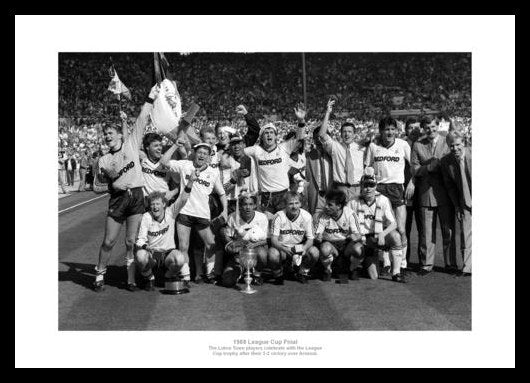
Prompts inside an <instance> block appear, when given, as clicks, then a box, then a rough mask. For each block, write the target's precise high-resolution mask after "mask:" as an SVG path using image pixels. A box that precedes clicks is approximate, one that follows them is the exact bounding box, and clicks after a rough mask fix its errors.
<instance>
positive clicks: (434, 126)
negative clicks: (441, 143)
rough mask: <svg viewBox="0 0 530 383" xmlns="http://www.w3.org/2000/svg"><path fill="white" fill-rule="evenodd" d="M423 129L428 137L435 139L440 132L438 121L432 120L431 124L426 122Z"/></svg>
mask: <svg viewBox="0 0 530 383" xmlns="http://www.w3.org/2000/svg"><path fill="white" fill-rule="evenodd" d="M423 130H424V131H425V135H426V136H427V138H429V139H431V140H433V139H434V138H436V135H437V134H438V121H436V120H432V121H431V123H430V124H425V125H424V126H423Z"/></svg>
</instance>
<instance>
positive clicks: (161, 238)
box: [136, 171, 198, 291]
mask: <svg viewBox="0 0 530 383" xmlns="http://www.w3.org/2000/svg"><path fill="white" fill-rule="evenodd" d="M197 177H198V171H195V172H192V174H191V175H190V178H189V180H188V183H187V184H186V186H185V188H184V190H183V192H182V193H181V195H180V196H179V198H178V199H177V201H176V202H175V203H173V204H172V205H170V206H167V199H166V195H165V193H164V192H161V191H154V192H152V193H151V194H149V196H148V197H147V200H148V201H149V207H150V209H149V211H148V212H147V213H145V214H144V215H143V216H142V221H141V223H140V230H139V232H138V237H137V239H136V249H137V251H136V264H137V267H138V268H139V269H140V272H141V274H142V276H143V277H144V278H145V279H146V284H145V289H146V290H148V291H152V290H154V287H155V276H154V274H153V268H154V267H161V266H162V265H164V266H165V267H166V269H167V270H166V273H165V279H166V281H173V280H176V279H177V277H179V276H180V277H181V278H182V279H183V280H184V281H185V284H186V285H188V282H189V280H190V267H189V259H188V256H187V255H185V254H184V253H182V252H180V251H178V250H177V249H176V246H175V219H176V217H177V216H178V214H179V212H180V210H181V209H182V207H183V206H184V205H185V204H186V202H187V201H188V198H189V196H190V192H191V187H192V185H193V182H194V181H195V180H196V179H197ZM186 287H187V286H186Z"/></svg>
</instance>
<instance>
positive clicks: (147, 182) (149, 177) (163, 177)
mask: <svg viewBox="0 0 530 383" xmlns="http://www.w3.org/2000/svg"><path fill="white" fill-rule="evenodd" d="M141 164H142V174H143V176H144V189H143V190H144V196H148V195H149V194H151V193H152V192H154V191H160V192H162V193H166V192H168V191H169V186H168V181H169V179H170V175H169V168H168V167H166V166H164V165H162V164H161V163H160V162H157V163H153V162H151V160H150V159H149V158H148V157H146V158H144V159H143V160H142V161H141Z"/></svg>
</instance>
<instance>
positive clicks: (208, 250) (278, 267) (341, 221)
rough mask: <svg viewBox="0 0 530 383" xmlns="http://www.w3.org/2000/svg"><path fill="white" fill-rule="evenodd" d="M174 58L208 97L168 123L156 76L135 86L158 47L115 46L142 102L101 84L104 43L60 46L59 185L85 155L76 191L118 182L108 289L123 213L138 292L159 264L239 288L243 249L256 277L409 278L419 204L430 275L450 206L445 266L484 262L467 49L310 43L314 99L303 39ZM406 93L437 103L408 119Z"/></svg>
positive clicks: (145, 76) (183, 275) (105, 253)
mask: <svg viewBox="0 0 530 383" xmlns="http://www.w3.org/2000/svg"><path fill="white" fill-rule="evenodd" d="M167 56H168V59H169V61H170V62H171V65H172V71H174V72H175V73H176V74H177V77H178V78H179V82H178V90H179V93H180V97H181V99H182V102H183V110H187V109H188V107H189V106H190V105H192V104H193V103H196V104H199V105H200V106H201V109H200V110H199V113H197V114H196V115H185V117H184V118H183V119H182V120H181V123H180V124H179V126H178V127H175V128H174V130H173V131H172V132H167V131H161V130H160V129H158V127H157V126H155V124H154V122H153V121H154V119H153V118H152V113H153V112H154V103H155V101H158V100H159V99H158V95H159V93H160V92H161V86H160V85H157V84H155V85H154V86H153V87H152V88H151V89H150V90H149V89H147V88H142V87H140V86H138V85H139V84H148V83H150V82H151V81H150V76H151V75H150V73H149V71H148V70H147V69H146V68H149V67H150V65H149V60H150V57H151V56H150V55H147V54H146V55H143V54H138V55H136V54H135V55H128V54H116V55H113V64H114V65H115V67H116V68H119V70H120V75H121V76H122V81H123V82H124V83H125V84H128V88H129V89H130V91H131V93H132V95H133V97H132V99H133V100H138V99H140V100H145V102H144V103H143V104H142V105H141V109H138V108H137V106H136V104H141V103H138V102H134V101H132V102H131V101H124V100H123V98H122V100H116V99H115V98H113V96H112V94H111V93H110V92H109V93H107V94H105V89H106V85H107V83H108V75H106V71H107V69H108V68H107V67H106V63H105V60H107V59H108V56H106V55H98V54H95V55H91V56H90V57H89V58H88V59H86V58H85V57H82V56H79V55H76V54H66V55H64V56H63V57H61V60H60V69H59V70H60V78H61V83H60V87H59V89H60V102H59V112H60V116H61V120H60V128H59V139H58V144H59V151H60V152H59V169H60V175H59V185H60V187H61V189H62V190H63V191H64V184H65V183H66V184H68V185H70V186H72V185H73V182H74V178H75V176H74V172H75V170H76V169H78V171H79V178H80V186H79V190H83V189H84V187H85V184H86V183H87V182H86V181H87V179H86V177H87V175H88V176H89V177H90V178H92V179H93V182H88V183H91V184H93V185H94V189H96V185H97V188H98V191H108V192H109V193H110V196H111V197H110V201H109V211H108V217H107V222H106V229H105V234H104V240H103V243H102V245H101V248H100V253H99V261H98V265H97V266H96V273H97V276H96V280H95V283H94V288H95V290H96V291H101V290H103V288H104V275H105V272H106V266H107V263H108V261H109V259H110V254H111V251H112V248H113V247H114V245H115V243H116V238H117V236H118V233H119V231H120V229H121V227H122V225H123V224H125V225H126V231H127V234H126V248H127V252H126V253H127V254H126V264H127V289H128V290H130V291H135V290H137V280H138V279H139V278H140V280H141V282H142V284H143V285H144V286H145V288H146V289H147V290H154V288H155V272H156V271H157V270H164V275H163V279H164V281H165V282H166V290H168V291H169V290H171V286H175V285H174V284H172V282H174V281H183V282H184V286H185V289H184V290H187V289H188V287H189V286H190V284H189V282H190V281H191V279H192V275H193V276H194V278H193V280H194V281H195V282H196V283H203V282H206V283H214V284H219V285H222V286H226V287H234V286H236V284H237V281H238V280H240V279H241V277H242V273H243V268H242V265H241V263H240V258H239V257H240V255H241V253H242V252H244V251H246V250H248V249H253V250H254V251H255V253H256V259H257V263H256V265H255V266H254V268H253V269H252V278H253V283H255V284H257V285H260V284H262V283H263V282H264V281H265V280H266V279H271V280H272V281H273V283H275V284H278V285H282V284H283V280H284V278H285V277H292V278H294V279H295V280H297V281H299V282H301V283H307V282H308V280H309V279H311V278H312V277H314V276H318V277H319V278H321V279H322V280H324V281H330V280H331V278H332V276H334V277H336V278H338V282H339V283H349V282H348V281H349V280H353V281H355V280H357V279H359V277H360V276H362V275H366V276H367V277H369V278H371V279H377V278H379V277H381V276H385V275H388V276H389V277H391V279H392V280H393V281H395V282H400V283H406V282H407V276H408V275H409V274H410V272H411V271H412V269H411V268H410V265H409V262H408V261H409V259H410V248H409V247H408V242H409V238H410V228H411V222H412V217H413V216H415V219H416V224H417V228H418V234H419V246H418V258H419V260H420V265H419V269H418V270H415V271H416V272H417V273H418V275H421V276H425V275H428V274H430V273H431V272H432V271H433V266H434V248H435V242H436V239H435V237H436V235H433V232H435V231H436V223H437V220H439V221H440V226H441V228H442V237H443V247H444V263H445V268H446V271H447V272H450V273H452V274H455V275H458V276H470V275H471V247H470V241H471V229H470V220H471V179H470V172H471V162H470V161H471V158H470V157H471V152H470V149H469V147H470V146H471V118H470V114H469V113H470V72H469V71H470V65H469V57H468V56H466V55H461V54H455V55H452V54H425V55H423V54H417V55H406V54H403V55H401V54H398V55H395V54H393V55H387V54H362V55H361V54H341V55H340V56H336V55H332V54H329V55H328V54H307V62H308V68H307V71H308V95H309V97H308V105H314V110H315V111H317V112H313V113H312V115H311V114H309V113H308V111H307V108H306V107H307V105H303V104H299V103H298V101H299V98H300V92H299V91H298V90H299V89H300V87H301V84H300V81H301V73H300V71H301V69H300V63H299V56H298V55H295V54H260V56H259V57H260V59H259V60H257V59H256V55H253V54H247V55H246V54H215V55H209V54H200V55H199V54H190V55H171V54H169V55H167ZM382 84H384V85H382ZM136 86H138V87H136ZM146 94H149V96H148V97H147V99H146V98H145V95H146ZM326 101H327V103H326ZM235 105H237V107H234V106H235ZM247 106H248V107H249V109H247ZM293 106H294V108H293ZM321 106H322V107H321ZM324 106H325V112H324V113H323V114H321V113H319V112H318V111H319V110H322V109H324ZM293 109H294V113H293ZM398 109H420V110H423V111H425V110H429V113H420V115H419V116H418V117H417V118H411V117H410V116H406V113H405V114H404V117H405V118H403V120H401V121H400V120H397V119H395V118H393V117H392V111H393V110H398ZM118 111H119V112H118ZM433 111H434V112H433ZM440 111H441V112H440ZM411 114H412V113H411ZM80 116H90V117H80ZM131 116H138V117H137V118H131ZM309 117H311V118H309ZM195 137H199V139H200V142H192V141H194V140H195ZM62 173H64V176H61V174H62ZM89 181H91V180H89ZM455 219H458V220H459V221H460V222H461V238H462V240H461V246H462V249H461V251H462V257H463V268H462V269H461V270H459V269H458V267H457V262H456V248H455V235H456V234H455ZM192 244H193V245H192ZM198 244H200V245H198ZM179 289H180V290H178V291H183V290H182V288H181V287H179ZM178 291H177V290H174V292H178Z"/></svg>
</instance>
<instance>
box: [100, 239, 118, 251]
mask: <svg viewBox="0 0 530 383" xmlns="http://www.w3.org/2000/svg"><path fill="white" fill-rule="evenodd" d="M116 242H117V241H116V239H109V238H105V239H104V240H103V243H102V244H101V247H102V248H103V250H106V251H110V250H112V248H113V247H114V246H115V245H116Z"/></svg>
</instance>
